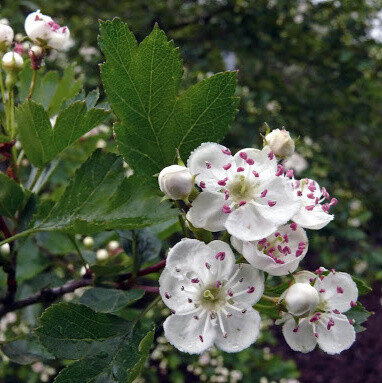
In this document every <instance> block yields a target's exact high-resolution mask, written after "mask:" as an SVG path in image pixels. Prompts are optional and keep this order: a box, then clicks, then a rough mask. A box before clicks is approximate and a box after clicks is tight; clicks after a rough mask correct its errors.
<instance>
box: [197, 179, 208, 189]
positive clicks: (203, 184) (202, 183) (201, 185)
mask: <svg viewBox="0 0 382 383" xmlns="http://www.w3.org/2000/svg"><path fill="white" fill-rule="evenodd" d="M199 186H200V187H201V188H202V189H205V188H206V183H205V182H204V181H200V183H199Z"/></svg>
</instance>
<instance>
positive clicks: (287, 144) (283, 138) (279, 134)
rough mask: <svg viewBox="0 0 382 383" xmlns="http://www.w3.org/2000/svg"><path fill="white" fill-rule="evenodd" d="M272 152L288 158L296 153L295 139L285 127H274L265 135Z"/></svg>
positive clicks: (277, 155)
mask: <svg viewBox="0 0 382 383" xmlns="http://www.w3.org/2000/svg"><path fill="white" fill-rule="evenodd" d="M265 141H266V142H267V144H268V145H269V147H270V148H271V150H272V152H273V153H274V154H275V155H276V157H279V158H287V157H289V156H291V155H292V154H293V153H294V141H293V140H292V138H291V136H290V134H289V132H288V131H287V130H285V129H282V130H280V129H274V130H272V131H271V132H270V133H268V134H267V135H266V136H265Z"/></svg>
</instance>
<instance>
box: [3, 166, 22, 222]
mask: <svg viewBox="0 0 382 383" xmlns="http://www.w3.org/2000/svg"><path fill="white" fill-rule="evenodd" d="M23 200H24V192H23V190H22V189H21V187H20V185H19V184H18V183H17V182H15V181H14V180H13V179H11V178H9V177H8V176H7V175H5V174H4V173H2V172H0V215H3V216H6V217H13V216H14V215H15V213H16V210H17V209H18V208H19V206H20V205H21V204H22V202H23Z"/></svg>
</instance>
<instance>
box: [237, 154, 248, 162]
mask: <svg viewBox="0 0 382 383" xmlns="http://www.w3.org/2000/svg"><path fill="white" fill-rule="evenodd" d="M239 157H240V158H242V159H243V160H246V159H247V158H248V156H247V153H245V152H240V153H239Z"/></svg>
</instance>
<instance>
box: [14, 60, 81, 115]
mask: <svg viewBox="0 0 382 383" xmlns="http://www.w3.org/2000/svg"><path fill="white" fill-rule="evenodd" d="M75 67H76V64H75V63H73V64H71V65H69V66H67V67H66V68H65V70H64V73H63V74H62V77H60V75H59V74H58V72H55V71H49V72H47V73H45V74H44V73H42V72H43V69H40V71H39V73H38V75H37V82H36V86H35V90H34V92H33V96H32V100H33V101H35V102H37V103H38V104H41V105H42V106H43V107H44V109H45V110H46V111H47V113H48V115H49V117H53V116H54V115H55V114H57V113H58V112H59V111H60V108H61V106H62V104H63V102H64V101H65V100H69V99H71V98H73V97H74V96H75V95H76V94H77V93H78V92H79V91H80V89H81V88H82V84H83V79H82V78H79V79H77V78H76V72H75ZM32 72H33V71H32V69H31V66H30V65H25V66H24V69H23V70H22V72H21V73H20V80H21V86H20V89H19V96H20V99H21V100H23V101H24V100H26V98H27V95H28V93H29V87H30V83H31V80H32V74H33V73H32Z"/></svg>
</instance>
